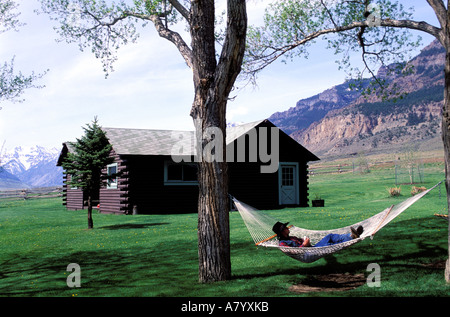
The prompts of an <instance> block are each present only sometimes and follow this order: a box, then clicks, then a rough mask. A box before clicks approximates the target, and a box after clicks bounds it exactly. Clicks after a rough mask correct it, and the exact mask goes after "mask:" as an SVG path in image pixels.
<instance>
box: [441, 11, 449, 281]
mask: <svg viewBox="0 0 450 317" xmlns="http://www.w3.org/2000/svg"><path fill="white" fill-rule="evenodd" d="M449 23H450V11H449V10H447V26H446V28H445V40H444V47H445V51H446V55H445V87H444V107H443V109H442V141H443V143H444V156H445V187H446V189H447V210H448V209H449V208H450V191H449V190H450V157H449V154H450V25H449ZM448 252H449V258H448V259H447V262H446V267H445V273H444V274H445V280H446V281H447V282H448V283H450V221H449V232H448Z"/></svg>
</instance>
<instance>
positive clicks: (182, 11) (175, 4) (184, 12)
mask: <svg viewBox="0 0 450 317" xmlns="http://www.w3.org/2000/svg"><path fill="white" fill-rule="evenodd" d="M169 2H170V4H171V5H173V7H174V8H175V9H176V10H177V11H178V12H180V14H181V15H182V16H183V18H185V19H186V21H187V22H188V23H189V10H187V9H186V8H185V7H184V6H183V5H182V4H181V3H180V2H179V1H177V0H169Z"/></svg>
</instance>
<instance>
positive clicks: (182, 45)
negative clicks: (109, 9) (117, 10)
mask: <svg viewBox="0 0 450 317" xmlns="http://www.w3.org/2000/svg"><path fill="white" fill-rule="evenodd" d="M124 13H125V15H127V16H132V17H135V18H139V19H142V20H148V21H151V22H152V23H153V24H154V26H155V29H156V31H157V32H158V34H159V36H160V37H162V38H164V39H166V40H168V41H170V42H172V43H173V44H174V45H175V46H176V47H177V49H178V51H179V52H180V54H181V56H182V57H183V58H184V60H185V62H186V64H187V65H188V66H189V67H190V68H191V69H192V67H193V63H192V50H191V49H190V47H189V46H188V45H187V44H186V42H185V41H184V40H183V38H182V37H181V35H180V34H179V33H177V32H175V31H172V30H170V29H168V28H166V27H165V26H164V24H163V23H162V21H161V18H160V17H159V16H157V15H145V14H140V13H135V12H131V11H127V12H124Z"/></svg>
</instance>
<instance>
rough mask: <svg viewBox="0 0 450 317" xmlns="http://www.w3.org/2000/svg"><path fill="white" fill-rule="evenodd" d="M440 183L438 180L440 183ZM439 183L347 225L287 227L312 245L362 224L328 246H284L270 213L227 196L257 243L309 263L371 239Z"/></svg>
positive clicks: (294, 234) (292, 233)
mask: <svg viewBox="0 0 450 317" xmlns="http://www.w3.org/2000/svg"><path fill="white" fill-rule="evenodd" d="M440 183H441V182H440ZM440 183H438V184H436V185H435V186H433V187H432V188H430V189H428V190H426V191H423V192H421V193H419V194H417V195H415V196H412V197H410V198H408V199H406V200H405V201H403V202H401V203H399V204H397V205H392V206H391V207H389V208H386V209H385V210H383V211H382V212H380V213H378V214H376V215H374V216H372V217H370V218H368V219H366V220H363V221H361V222H358V223H355V224H353V225H351V226H347V227H343V228H338V229H333V230H308V229H304V228H299V227H295V226H291V227H290V228H289V230H290V232H291V235H293V236H296V237H299V238H303V237H304V236H307V237H308V238H309V239H310V240H311V244H312V245H314V244H316V243H317V242H319V241H320V240H321V239H322V238H323V237H325V236H326V235H328V234H330V233H337V234H345V233H349V232H350V227H354V228H357V227H358V226H360V225H361V226H363V227H364V232H363V233H362V235H361V236H360V237H359V238H357V239H353V240H350V241H347V242H343V243H339V244H334V245H329V246H325V247H300V248H296V247H284V246H280V245H279V244H278V240H277V238H276V235H274V234H273V231H272V227H273V225H274V224H275V223H276V222H277V221H278V220H276V219H274V218H272V217H271V216H269V215H267V214H264V213H263V212H261V211H259V210H257V209H255V208H253V207H251V206H249V205H247V204H245V203H243V202H241V201H239V200H237V199H236V198H234V197H231V198H232V200H233V202H234V204H235V206H236V208H237V210H238V211H239V213H240V215H241V217H242V219H243V220H244V223H245V225H246V226H247V229H248V231H249V232H250V235H251V237H252V239H253V241H254V242H255V244H256V245H257V246H263V247H273V248H278V249H280V250H281V251H282V252H283V253H285V254H286V255H288V256H290V257H292V258H294V259H296V260H299V261H301V262H304V263H311V262H314V261H317V260H318V259H320V258H322V257H324V256H326V255H329V254H332V253H335V252H338V251H340V250H342V249H345V248H347V247H349V246H351V245H353V244H355V243H358V242H360V241H362V240H364V239H365V238H367V237H369V236H370V237H371V238H373V236H374V235H375V233H377V232H378V230H380V229H381V228H383V227H384V226H385V225H387V224H388V223H389V222H391V221H392V220H393V219H394V218H395V217H397V216H398V215H400V214H401V213H402V212H403V211H405V210H406V209H407V208H408V207H410V206H411V205H412V204H414V203H415V202H416V201H418V200H419V199H420V198H422V197H423V196H425V195H426V194H428V193H429V192H430V191H431V190H433V189H434V188H436V187H437V186H438V185H439V184H440Z"/></svg>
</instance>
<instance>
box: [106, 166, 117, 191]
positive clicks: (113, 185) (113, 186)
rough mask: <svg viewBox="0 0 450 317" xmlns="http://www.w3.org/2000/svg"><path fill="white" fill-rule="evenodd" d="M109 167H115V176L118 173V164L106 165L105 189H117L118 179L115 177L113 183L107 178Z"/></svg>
mask: <svg viewBox="0 0 450 317" xmlns="http://www.w3.org/2000/svg"><path fill="white" fill-rule="evenodd" d="M111 167H115V168H116V174H117V172H118V164H117V163H112V164H108V165H106V174H107V175H108V180H107V183H106V189H117V182H118V177H117V176H116V177H115V179H114V182H111V180H110V178H109V175H110V173H109V169H110V168H111Z"/></svg>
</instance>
